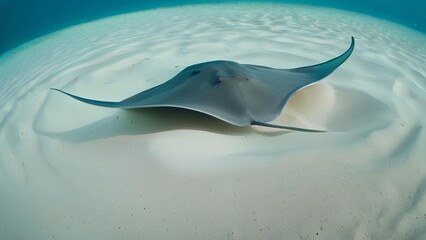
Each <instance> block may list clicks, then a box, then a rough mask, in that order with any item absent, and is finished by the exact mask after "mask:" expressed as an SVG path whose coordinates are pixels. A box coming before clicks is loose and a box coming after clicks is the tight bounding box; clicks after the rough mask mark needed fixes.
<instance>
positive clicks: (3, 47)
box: [0, 0, 426, 54]
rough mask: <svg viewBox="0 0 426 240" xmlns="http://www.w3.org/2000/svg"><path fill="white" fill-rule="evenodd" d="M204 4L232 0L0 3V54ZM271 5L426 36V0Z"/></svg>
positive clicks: (9, 0)
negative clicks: (361, 17) (311, 9)
mask: <svg viewBox="0 0 426 240" xmlns="http://www.w3.org/2000/svg"><path fill="white" fill-rule="evenodd" d="M201 2H232V1H223V0H222V1H220V0H210V1H194V0H184V1H179V0H175V1H172V0H164V1H155V2H154V1H143V0H0V54H2V53H4V52H6V51H8V50H10V49H12V48H14V47H17V46H19V45H21V44H22V43H25V42H27V41H29V40H32V39H34V38H37V37H40V36H42V35H45V34H48V33H50V32H53V31H56V30H59V29H62V28H65V27H68V26H71V25H75V24H79V23H82V22H87V21H91V20H95V19H99V18H103V17H107V16H111V15H115V14H119V13H126V12H133V11H137V10H143V9H149V8H154V7H160V6H176V5H181V4H188V3H201ZM246 2H247V1H246ZM252 2H261V1H259V0H258V1H252ZM268 2H271V1H268ZM272 2H285V3H302V4H309V5H316V6H328V7H334V8H339V9H345V10H352V11H355V12H360V13H364V14H368V15H372V16H375V17H380V18H385V19H388V20H391V21H394V22H397V23H400V24H403V25H406V26H408V27H411V28H413V29H416V30H418V31H420V32H423V33H426V0H346V1H343V0H322V1H321V0H287V1H285V0H284V1H272Z"/></svg>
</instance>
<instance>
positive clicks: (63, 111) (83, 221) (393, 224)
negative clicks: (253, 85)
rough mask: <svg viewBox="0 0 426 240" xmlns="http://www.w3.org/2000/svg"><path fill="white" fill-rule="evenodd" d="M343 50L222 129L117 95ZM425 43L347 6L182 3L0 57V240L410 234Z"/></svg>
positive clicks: (421, 180)
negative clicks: (272, 114) (218, 67)
mask: <svg viewBox="0 0 426 240" xmlns="http://www.w3.org/2000/svg"><path fill="white" fill-rule="evenodd" d="M350 36H354V37H355V39H356V47H355V51H354V52H353V54H352V56H351V57H350V58H349V59H348V60H347V61H346V62H345V63H344V64H343V65H342V66H341V67H339V68H338V69H337V70H336V71H335V72H334V73H333V74H331V75H330V76H329V77H327V78H326V79H324V80H323V81H322V82H321V83H319V84H317V85H314V86H312V87H309V88H306V89H304V90H302V91H301V92H300V93H298V94H297V95H296V96H294V97H293V99H292V100H291V102H290V103H289V104H288V105H287V106H286V107H285V110H284V113H283V114H282V115H281V117H280V119H278V122H279V123H286V124H291V125H294V126H301V127H311V128H325V129H328V130H329V131H328V132H326V133H306V132H292V131H284V130H272V131H271V130H265V129H263V128H260V127H246V128H238V127H232V126H229V125H227V124H224V123H222V122H220V121H218V120H215V119H211V118H208V117H205V116H201V115H200V114H194V113H191V112H188V111H173V110H163V111H149V110H147V111H125V110H118V109H108V108H100V107H95V106H91V105H87V104H83V103H81V102H77V101H75V100H73V99H71V98H69V97H67V96H65V95H63V94H60V93H58V92H54V91H51V90H49V88H50V87H56V88H60V89H63V90H66V91H69V92H71V93H74V94H77V95H80V96H84V97H89V98H94V99H101V100H111V101H115V100H122V99H124V98H126V97H128V96H131V95H133V94H135V93H138V92H140V91H143V90H145V89H148V88H150V87H153V86H156V85H158V84H160V83H162V82H164V81H166V80H168V79H170V78H171V77H173V76H174V75H175V74H177V73H178V72H179V71H181V70H182V69H184V68H185V67H186V66H189V65H192V64H195V63H199V62H204V61H211V60H217V59H224V60H232V61H237V62H240V63H250V64H257V65H265V66H270V67H275V68H293V67H301V66H306V65H311V64H316V63H320V62H323V61H326V60H329V59H330V58H333V57H335V56H337V55H339V54H341V53H342V52H343V51H345V50H346V49H347V48H348V47H349V44H350ZM425 76H426V36H425V35H422V34H421V33H418V32H415V31H412V30H410V29H408V28H405V27H402V26H400V25H396V24H393V23H390V22H387V21H382V20H379V19H375V18H371V17H367V16H364V15H358V14H355V13H351V12H344V11H338V10H333V9H325V8H314V7H306V6H294V5H278V4H226V5H198V6H185V7H178V8H169V9H157V10H150V11H145V12H137V13H133V14H127V15H121V16H116V17H112V18H108V19H104V20H101V21H96V22H91V23H87V24H82V25H79V26H76V27H73V28H70V29H66V30H63V31H60V32H57V33H54V34H51V35H49V36H46V37H44V38H41V39H38V40H35V41H32V42H30V43H28V44H26V45H25V46H22V47H20V48H17V49H14V50H12V51H10V52H9V53H8V54H6V55H4V56H3V57H2V58H1V59H0V239H5V240H8V239H33V240H38V239H40V240H41V239H426V132H425V123H426V108H425V106H426V77H425Z"/></svg>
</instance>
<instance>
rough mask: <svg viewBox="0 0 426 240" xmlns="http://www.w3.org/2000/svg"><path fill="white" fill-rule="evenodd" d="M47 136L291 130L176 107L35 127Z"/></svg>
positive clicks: (76, 138)
mask: <svg viewBox="0 0 426 240" xmlns="http://www.w3.org/2000/svg"><path fill="white" fill-rule="evenodd" d="M34 129H35V131H36V132H37V133H38V134H40V135H43V136H48V137H52V138H56V139H59V140H61V141H64V142H71V143H80V142H88V141H94V140H98V139H106V138H112V137H117V136H128V135H146V134H153V133H159V132H166V131H173V130H195V131H206V132H212V133H217V134H222V135H228V136H242V135H248V134H262V135H265V136H277V135H282V134H286V133H289V132H290V131H289V130H284V129H274V130H273V131H262V130H259V128H254V127H250V126H249V127H238V126H234V125H232V124H229V123H227V122H224V121H222V120H219V119H217V118H214V117H212V116H209V115H206V114H203V113H200V112H196V111H191V110H186V109H180V108H172V107H156V108H145V109H132V110H121V111H118V112H116V113H115V114H114V115H111V116H109V117H106V118H103V119H100V120H98V121H95V122H92V123H90V124H87V125H85V126H82V127H80V128H76V129H72V130H68V131H63V132H52V131H49V130H43V129H40V128H38V127H36V126H35V127H34Z"/></svg>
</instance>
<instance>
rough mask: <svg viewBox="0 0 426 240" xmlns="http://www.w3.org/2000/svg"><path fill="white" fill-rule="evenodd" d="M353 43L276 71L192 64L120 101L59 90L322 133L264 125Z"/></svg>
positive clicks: (126, 105)
mask: <svg viewBox="0 0 426 240" xmlns="http://www.w3.org/2000/svg"><path fill="white" fill-rule="evenodd" d="M354 45H355V40H354V38H353V37H352V39H351V45H350V47H349V49H348V50H346V51H345V52H344V53H343V54H341V55H340V56H338V57H336V58H333V59H331V60H329V61H327V62H324V63H321V64H317V65H312V66H306V67H300V68H294V69H276V68H270V67H264V66H258V65H250V64H239V63H236V62H232V61H222V60H220V61H212V62H205V63H199V64H195V65H191V66H189V67H187V68H185V69H184V70H182V71H181V72H180V73H179V74H177V75H176V76H175V77H173V78H172V79H170V80H169V81H167V82H164V83H163V84H161V85H158V86H156V87H153V88H151V89H148V90H146V91H143V92H141V93H138V94H136V95H134V96H131V97H129V98H127V99H124V100H122V101H120V102H106V101H98V100H92V99H87V98H82V97H79V96H75V95H72V94H70V93H67V92H64V91H62V90H59V89H54V90H57V91H60V92H62V93H64V94H66V95H68V96H70V97H72V98H74V99H76V100H79V101H82V102H85V103H88V104H92V105H97V106H102V107H111V108H122V109H132V108H152V107H176V108H185V109H190V110H194V111H198V112H202V113H205V114H208V115H211V116H213V117H215V118H218V119H221V120H223V121H226V122H228V123H230V124H233V125H236V126H250V125H261V126H266V127H274V128H284V129H291V130H299V131H320V130H313V129H303V128H296V127H291V126H281V125H273V124H268V123H267V122H270V121H273V120H274V119H276V118H277V117H278V116H279V115H280V113H281V111H282V109H283V108H284V105H285V104H286V102H287V101H288V100H289V98H290V97H291V96H292V95H293V94H294V93H295V92H296V91H298V90H300V89H302V88H304V87H307V86H309V85H312V84H314V83H316V82H318V81H319V80H321V79H323V78H324V77H326V76H328V75H329V74H330V73H332V72H333V71H334V70H335V69H336V68H337V67H338V66H340V65H341V64H342V63H343V62H344V61H345V60H346V59H347V58H348V57H349V56H350V55H351V53H352V51H353V49H354Z"/></svg>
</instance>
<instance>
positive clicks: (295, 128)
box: [251, 121, 327, 132]
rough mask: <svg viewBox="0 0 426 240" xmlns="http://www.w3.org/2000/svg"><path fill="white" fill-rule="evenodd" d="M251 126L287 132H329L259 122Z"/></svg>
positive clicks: (254, 122)
mask: <svg viewBox="0 0 426 240" xmlns="http://www.w3.org/2000/svg"><path fill="white" fill-rule="evenodd" d="M251 125H257V126H262V127H270V128H279V129H287V130H292V131H298V132H327V131H325V130H316V129H309V128H298V127H290V126H283V125H275V124H270V123H264V122H257V121H253V122H251Z"/></svg>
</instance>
